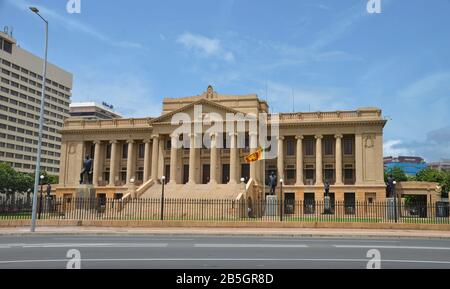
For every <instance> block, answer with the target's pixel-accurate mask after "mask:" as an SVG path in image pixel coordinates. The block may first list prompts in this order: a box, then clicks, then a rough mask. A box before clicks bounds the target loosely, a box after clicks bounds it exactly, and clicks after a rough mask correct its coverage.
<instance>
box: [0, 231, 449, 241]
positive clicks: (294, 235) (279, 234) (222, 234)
mask: <svg viewBox="0 0 450 289" xmlns="http://www.w3.org/2000/svg"><path fill="white" fill-rule="evenodd" d="M386 233H388V232H386ZM386 233H385V234H383V233H381V234H378V235H376V234H374V233H369V234H364V233H354V234H351V233H348V234H342V233H341V234H340V233H337V234H334V233H322V232H320V233H319V232H318V233H309V232H308V233H301V232H299V233H289V232H287V233H284V232H270V233H263V232H255V233H251V232H242V233H236V232H234V233H233V232H226V233H225V232H182V231H180V232H173V231H172V232H163V231H161V232H151V231H150V232H133V231H132V232H98V231H92V232H90V231H83V232H81V231H78V232H68V231H66V232H58V231H55V232H52V231H44V232H39V231H37V232H35V233H31V232H1V230H0V236H19V237H29V236H49V235H52V236H176V237H179V236H184V237H190V236H197V237H198V236H211V237H214V236H216V237H284V238H286V237H287V238H354V239H424V240H432V239H435V240H450V236H423V235H416V234H411V235H395V233H394V234H389V233H388V234H386Z"/></svg>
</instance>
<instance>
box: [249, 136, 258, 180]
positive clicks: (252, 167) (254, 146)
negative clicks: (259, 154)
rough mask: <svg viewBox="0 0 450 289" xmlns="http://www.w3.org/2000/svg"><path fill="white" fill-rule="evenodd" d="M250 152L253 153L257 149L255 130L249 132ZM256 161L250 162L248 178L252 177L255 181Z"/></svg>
mask: <svg viewBox="0 0 450 289" xmlns="http://www.w3.org/2000/svg"><path fill="white" fill-rule="evenodd" d="M249 136H250V152H251V153H254V152H256V151H257V149H258V133H256V132H250V134H249ZM256 166H257V162H252V163H251V164H250V179H253V180H255V181H256V172H257V168H256Z"/></svg>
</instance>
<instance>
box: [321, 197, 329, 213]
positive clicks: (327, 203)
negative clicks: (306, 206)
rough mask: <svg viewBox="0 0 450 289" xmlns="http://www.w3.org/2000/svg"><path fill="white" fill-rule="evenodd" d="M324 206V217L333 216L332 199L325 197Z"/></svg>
mask: <svg viewBox="0 0 450 289" xmlns="http://www.w3.org/2000/svg"><path fill="white" fill-rule="evenodd" d="M323 206H324V211H323V213H324V215H331V198H330V197H324V199H323Z"/></svg>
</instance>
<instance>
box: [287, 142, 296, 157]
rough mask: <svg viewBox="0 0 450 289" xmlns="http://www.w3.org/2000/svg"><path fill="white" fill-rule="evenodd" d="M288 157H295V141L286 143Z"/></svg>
mask: <svg viewBox="0 0 450 289" xmlns="http://www.w3.org/2000/svg"><path fill="white" fill-rule="evenodd" d="M286 155H288V156H295V142H294V140H293V139H288V140H287V141H286Z"/></svg>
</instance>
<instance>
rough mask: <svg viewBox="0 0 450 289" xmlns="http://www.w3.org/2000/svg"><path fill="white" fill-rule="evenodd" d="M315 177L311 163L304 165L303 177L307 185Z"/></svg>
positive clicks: (311, 183)
mask: <svg viewBox="0 0 450 289" xmlns="http://www.w3.org/2000/svg"><path fill="white" fill-rule="evenodd" d="M314 178H315V169H314V166H313V165H306V167H305V179H306V184H307V185H313V184H314Z"/></svg>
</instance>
